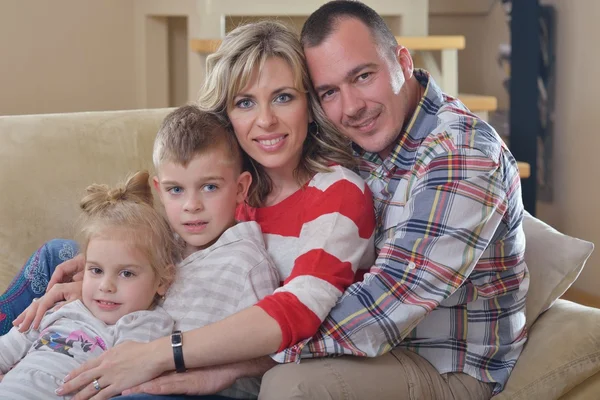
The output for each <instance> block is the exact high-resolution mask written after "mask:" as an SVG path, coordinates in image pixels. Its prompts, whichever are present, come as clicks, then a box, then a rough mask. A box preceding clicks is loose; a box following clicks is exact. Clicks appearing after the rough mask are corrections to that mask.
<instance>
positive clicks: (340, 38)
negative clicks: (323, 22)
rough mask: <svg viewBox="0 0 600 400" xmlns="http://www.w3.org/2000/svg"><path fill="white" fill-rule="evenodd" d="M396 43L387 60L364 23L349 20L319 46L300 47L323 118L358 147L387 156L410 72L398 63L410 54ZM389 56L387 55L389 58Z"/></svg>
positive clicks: (398, 127)
mask: <svg viewBox="0 0 600 400" xmlns="http://www.w3.org/2000/svg"><path fill="white" fill-rule="evenodd" d="M400 49H403V48H401V47H400V46H399V47H398V53H397V54H396V57H395V58H394V59H393V60H391V59H388V58H387V57H385V56H384V55H383V54H380V53H381V52H380V51H379V50H378V46H377V45H376V43H375V39H374V37H373V36H372V35H371V33H370V31H369V29H368V28H367V26H366V25H364V24H363V23H362V22H360V21H359V20H356V19H352V18H348V19H345V20H342V21H340V22H339V23H338V25H337V27H336V29H335V30H334V32H333V33H332V34H331V35H330V36H329V37H328V38H327V39H325V40H324V41H323V42H322V43H321V44H320V45H318V46H315V47H305V49H304V51H305V54H306V59H307V63H308V68H309V72H310V76H311V78H312V81H313V84H314V86H315V89H316V91H317V94H318V96H319V99H320V101H321V105H322V107H323V109H324V110H325V113H326V114H327V117H328V118H329V119H330V120H331V122H332V123H333V124H335V126H336V127H337V128H338V129H339V130H340V132H342V134H344V135H345V136H347V137H349V138H350V139H351V140H352V141H353V142H355V143H356V144H358V145H359V146H360V147H362V148H363V149H365V150H367V151H369V152H374V153H379V154H380V155H381V156H382V157H386V156H387V155H388V154H389V152H390V151H391V150H392V148H393V147H394V145H395V143H396V139H397V138H398V136H399V134H400V131H401V129H402V126H403V125H404V121H405V118H406V114H407V89H406V86H407V85H404V82H405V80H406V79H407V78H409V77H410V76H411V75H412V61H411V63H410V68H406V69H408V70H409V71H408V72H406V73H405V72H403V69H402V68H401V64H400V62H401V61H402V59H403V58H405V57H408V58H409V60H410V55H408V53H407V52H406V50H404V49H403V51H402V52H401V51H400ZM390 58H391V57H390Z"/></svg>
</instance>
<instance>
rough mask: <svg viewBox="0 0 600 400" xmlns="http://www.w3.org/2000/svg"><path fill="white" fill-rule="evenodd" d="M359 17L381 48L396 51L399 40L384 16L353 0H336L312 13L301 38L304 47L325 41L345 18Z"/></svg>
mask: <svg viewBox="0 0 600 400" xmlns="http://www.w3.org/2000/svg"><path fill="white" fill-rule="evenodd" d="M351 18H354V19H357V20H359V21H361V22H362V23H363V24H365V25H366V26H367V28H369V31H370V32H371V34H372V35H373V38H374V39H375V42H376V43H377V45H379V46H380V47H381V50H383V51H384V52H387V51H388V50H390V51H392V52H393V51H394V49H395V48H396V46H397V45H398V42H396V38H395V37H394V34H393V33H392V31H391V30H390V28H389V27H388V26H387V25H386V23H385V22H384V21H383V18H381V16H380V15H379V14H377V12H375V10H373V9H372V8H371V7H369V6H367V5H365V4H363V3H361V2H360V1H352V0H334V1H330V2H329V3H326V4H324V5H322V6H321V7H320V8H319V9H318V10H317V11H315V12H314V13H312V14H311V15H310V16H309V17H308V19H307V20H306V22H305V23H304V26H303V27H302V33H301V35H300V40H301V41H302V45H303V46H304V47H315V46H318V45H320V44H321V43H323V41H325V40H326V39H327V38H328V37H329V35H331V34H332V33H333V32H334V31H335V29H336V28H337V26H338V24H339V23H340V22H341V21H343V20H344V19H351Z"/></svg>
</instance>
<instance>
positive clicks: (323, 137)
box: [198, 21, 355, 207]
mask: <svg viewBox="0 0 600 400" xmlns="http://www.w3.org/2000/svg"><path fill="white" fill-rule="evenodd" d="M272 57H278V58H280V59H282V60H284V61H285V62H286V63H287V64H288V65H289V66H290V68H291V69H292V72H293V75H294V81H295V82H294V84H295V86H296V89H298V90H300V91H302V92H306V93H307V96H308V108H309V114H310V116H311V117H312V118H313V119H314V121H315V122H316V125H314V124H313V125H314V126H312V127H311V128H310V129H309V127H308V126H307V130H308V135H307V137H306V140H305V141H304V147H303V150H302V158H301V160H300V165H299V166H298V169H297V170H296V171H295V174H296V178H297V179H298V181H299V183H304V182H301V181H302V179H303V178H305V177H306V176H312V175H314V174H316V173H317V172H329V171H330V169H329V166H331V165H332V164H339V165H342V166H345V167H354V166H355V160H354V158H353V157H352V154H351V148H350V141H349V140H348V139H346V138H344V137H343V136H342V135H341V134H340V133H339V132H338V131H337V130H336V128H335V127H334V126H333V124H331V122H330V121H329V120H328V119H327V117H326V116H325V112H324V111H323V109H322V108H321V105H320V104H319V100H318V97H317V95H316V93H315V91H314V89H313V85H312V82H311V80H310V77H309V75H308V68H307V66H306V62H305V60H304V53H303V51H302V45H301V44H300V40H299V39H298V36H297V35H296V34H295V33H294V32H293V31H292V30H291V29H290V28H288V27H287V26H285V25H283V24H282V23H279V22H276V21H261V22H257V23H251V24H248V25H242V26H239V27H237V28H236V29H234V30H232V31H231V32H230V33H229V34H228V35H227V36H225V38H224V39H223V42H222V43H221V46H220V47H219V48H218V49H217V51H216V52H215V53H213V54H211V55H209V56H208V57H207V59H206V74H207V75H206V81H205V83H204V86H203V88H202V90H201V91H200V93H201V94H200V98H199V100H198V104H199V106H200V109H202V110H205V111H209V112H214V113H217V114H218V115H219V117H220V118H221V119H222V121H223V123H224V124H226V126H227V127H228V128H230V129H231V122H230V121H229V118H228V117H227V110H228V109H230V108H231V107H233V102H234V99H235V96H237V95H238V94H239V92H240V91H241V90H242V89H243V88H244V87H246V85H247V84H248V83H249V81H250V79H251V78H252V76H253V73H254V72H255V70H256V68H258V69H259V70H260V69H261V68H262V67H263V65H264V64H265V62H266V60H268V59H269V58H272ZM247 158H248V160H247V161H248V162H249V163H250V166H251V168H250V173H251V174H252V184H251V186H250V192H249V195H248V202H249V203H250V204H251V205H252V206H255V207H259V206H261V205H262V203H263V201H264V199H265V198H266V197H267V195H268V194H269V193H270V192H271V190H272V182H271V180H270V178H269V177H268V175H267V174H266V173H265V171H264V168H263V167H262V166H261V165H260V164H258V163H257V162H254V160H252V159H250V157H247Z"/></svg>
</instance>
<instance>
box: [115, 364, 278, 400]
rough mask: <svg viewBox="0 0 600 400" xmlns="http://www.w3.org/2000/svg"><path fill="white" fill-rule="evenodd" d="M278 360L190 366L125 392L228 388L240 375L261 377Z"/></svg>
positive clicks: (193, 391)
mask: <svg viewBox="0 0 600 400" xmlns="http://www.w3.org/2000/svg"><path fill="white" fill-rule="evenodd" d="M276 364H277V363H276V362H274V361H273V360H272V359H271V358H270V357H266V356H265V357H261V358H257V359H254V360H250V361H243V362H239V363H233V364H226V365H218V366H214V367H207V368H197V369H190V370H188V371H187V372H185V373H179V374H177V373H169V374H166V375H163V376H159V377H158V378H156V379H153V380H151V381H149V382H146V383H143V384H141V385H138V386H134V387H133V388H131V389H128V390H125V391H124V392H123V395H127V394H132V393H147V394H156V395H165V394H185V395H196V396H198V395H208V394H214V393H218V392H220V391H222V390H224V389H227V388H228V387H230V386H231V385H233V384H234V382H235V381H236V380H237V379H239V378H247V377H260V376H262V375H263V374H264V373H265V372H267V371H268V370H269V369H271V368H272V367H273V366H275V365H276Z"/></svg>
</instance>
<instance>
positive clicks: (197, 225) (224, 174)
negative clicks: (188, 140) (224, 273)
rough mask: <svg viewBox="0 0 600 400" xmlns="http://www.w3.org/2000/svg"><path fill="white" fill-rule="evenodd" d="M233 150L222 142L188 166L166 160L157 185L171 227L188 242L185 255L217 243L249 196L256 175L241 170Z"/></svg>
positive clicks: (159, 169) (157, 179) (161, 168)
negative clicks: (239, 206) (228, 148)
mask: <svg viewBox="0 0 600 400" xmlns="http://www.w3.org/2000/svg"><path fill="white" fill-rule="evenodd" d="M238 171H239V167H238V166H237V164H236V163H235V162H234V161H233V160H232V159H231V155H230V153H229V152H228V151H227V150H226V149H225V148H224V146H219V147H216V148H214V149H209V150H207V151H206V152H205V153H203V154H198V155H196V156H195V157H194V158H193V159H192V160H191V161H190V163H189V164H188V165H187V166H186V167H184V166H183V165H181V164H178V163H174V162H169V161H166V162H163V163H162V164H161V165H160V166H159V168H158V176H156V177H154V179H153V180H154V187H155V188H156V190H157V191H158V193H159V196H160V199H161V201H162V203H163V205H164V207H165V210H166V213H167V219H168V220H169V224H170V225H171V228H172V229H173V230H174V231H175V232H176V233H177V234H178V235H179V236H181V238H182V239H183V240H184V241H185V243H186V248H185V253H184V256H185V257H187V256H189V255H190V254H192V253H194V252H195V251H198V250H200V249H204V248H207V247H208V246H210V245H211V244H213V243H214V242H215V241H216V240H217V239H218V238H219V236H221V234H222V233H223V232H224V231H225V230H227V229H228V228H230V227H231V226H233V225H234V224H235V210H236V207H237V205H238V204H240V203H242V202H243V201H244V200H245V199H246V195H247V193H248V188H249V186H250V182H251V181H252V176H251V175H250V173H249V172H242V173H241V174H240V173H239V172H238Z"/></svg>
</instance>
